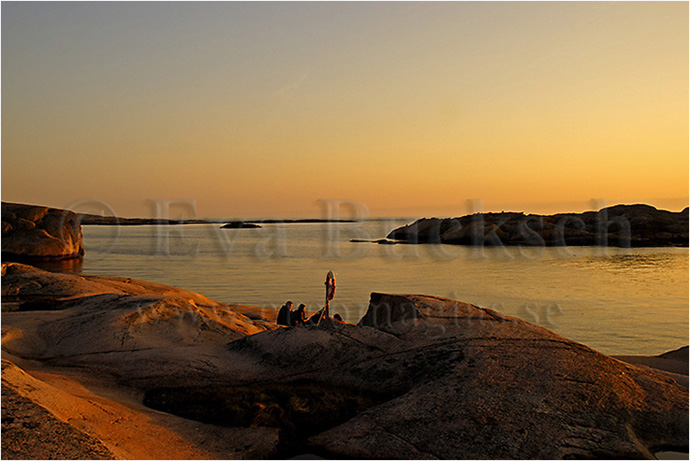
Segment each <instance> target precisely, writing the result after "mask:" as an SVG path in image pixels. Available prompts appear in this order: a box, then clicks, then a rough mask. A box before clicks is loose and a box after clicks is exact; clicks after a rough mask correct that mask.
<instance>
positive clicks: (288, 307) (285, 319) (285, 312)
mask: <svg viewBox="0 0 690 461" xmlns="http://www.w3.org/2000/svg"><path fill="white" fill-rule="evenodd" d="M291 313H292V301H288V302H286V303H285V304H284V305H283V307H281V308H280V310H279V311H278V318H277V319H276V323H277V324H278V325H285V326H290V314H291Z"/></svg>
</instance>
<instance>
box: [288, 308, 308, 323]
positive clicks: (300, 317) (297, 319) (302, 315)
mask: <svg viewBox="0 0 690 461" xmlns="http://www.w3.org/2000/svg"><path fill="white" fill-rule="evenodd" d="M306 307H307V306H305V305H304V304H300V305H299V307H298V308H297V310H296V311H295V312H291V313H290V326H293V327H294V326H297V325H304V324H305V323H307V313H306V312H304V309H306Z"/></svg>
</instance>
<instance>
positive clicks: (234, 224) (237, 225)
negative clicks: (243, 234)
mask: <svg viewBox="0 0 690 461" xmlns="http://www.w3.org/2000/svg"><path fill="white" fill-rule="evenodd" d="M260 227H261V226H259V225H258V224H254V223H250V222H244V221H231V222H229V223H226V224H224V225H222V226H220V228H221V229H258V228H260Z"/></svg>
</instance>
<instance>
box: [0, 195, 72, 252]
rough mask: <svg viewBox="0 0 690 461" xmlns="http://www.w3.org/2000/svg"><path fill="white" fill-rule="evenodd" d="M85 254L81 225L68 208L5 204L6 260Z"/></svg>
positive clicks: (3, 216)
mask: <svg viewBox="0 0 690 461" xmlns="http://www.w3.org/2000/svg"><path fill="white" fill-rule="evenodd" d="M83 256H84V243H83V240H82V233H81V225H80V223H79V218H78V216H77V215H76V214H74V213H72V212H71V211H67V210H59V209H56V208H47V207H40V206H33V205H23V204H18V203H6V202H3V203H2V258H3V260H5V261H6V260H15V261H16V260H19V261H48V260H59V259H73V258H81V257H83Z"/></svg>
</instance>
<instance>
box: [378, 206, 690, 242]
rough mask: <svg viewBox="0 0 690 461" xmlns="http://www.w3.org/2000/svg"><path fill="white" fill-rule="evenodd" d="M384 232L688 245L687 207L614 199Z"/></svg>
mask: <svg viewBox="0 0 690 461" xmlns="http://www.w3.org/2000/svg"><path fill="white" fill-rule="evenodd" d="M388 238H389V239H394V240H397V241H403V242H406V243H448V244H456V245H471V246H484V245H486V246H501V245H523V246H566V245H572V246H583V245H592V246H618V247H624V248H629V247H652V246H688V209H687V208H686V209H684V210H683V211H681V212H679V213H673V212H670V211H665V210H657V209H656V208H654V207H652V206H649V205H617V206H613V207H608V208H603V209H601V210H599V211H596V212H595V211H588V212H585V213H561V214H556V215H551V216H542V215H533V214H530V215H526V214H524V213H483V214H482V213H478V214H473V215H467V216H463V217H460V218H445V219H439V218H430V219H427V218H424V219H420V220H418V221H415V222H414V223H412V224H408V225H406V226H402V227H399V228H397V229H394V230H393V231H391V232H390V233H389V234H388Z"/></svg>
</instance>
